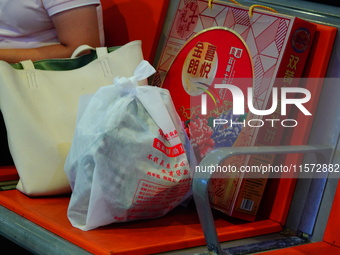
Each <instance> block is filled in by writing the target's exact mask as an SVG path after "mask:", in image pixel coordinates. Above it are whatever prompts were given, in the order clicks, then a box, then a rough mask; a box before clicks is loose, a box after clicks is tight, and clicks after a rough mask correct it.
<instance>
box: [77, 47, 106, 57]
mask: <svg viewBox="0 0 340 255" xmlns="http://www.w3.org/2000/svg"><path fill="white" fill-rule="evenodd" d="M87 50H95V51H96V53H97V57H98V58H100V57H103V56H105V55H106V54H107V53H108V51H107V48H106V47H97V48H93V47H91V46H89V45H80V46H79V47H78V48H76V49H75V50H74V52H73V53H72V56H71V58H76V57H78V56H79V55H80V54H81V53H82V52H84V51H87Z"/></svg>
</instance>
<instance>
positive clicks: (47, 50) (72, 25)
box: [0, 5, 100, 63]
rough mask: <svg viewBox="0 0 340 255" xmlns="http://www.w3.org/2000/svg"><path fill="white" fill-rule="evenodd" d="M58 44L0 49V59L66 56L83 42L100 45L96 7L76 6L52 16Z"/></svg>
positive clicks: (39, 58)
mask: <svg viewBox="0 0 340 255" xmlns="http://www.w3.org/2000/svg"><path fill="white" fill-rule="evenodd" d="M52 22H53V23H54V25H55V28H56V31H57V33H58V38H59V42H60V44H54V45H49V46H43V47H39V48H31V49H0V59H1V60H4V61H7V62H9V63H16V62H19V61H22V60H27V59H30V60H32V61H36V60H41V59H50V58H68V57H70V56H71V55H72V53H73V51H74V50H75V49H76V48H77V47H78V46H79V45H83V44H87V45H90V46H92V47H98V46H100V37H99V31H98V30H99V29H98V19H97V9H96V6H95V5H89V6H84V7H78V8H75V9H71V10H68V11H63V12H60V13H57V14H55V15H53V16H52Z"/></svg>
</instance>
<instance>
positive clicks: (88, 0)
mask: <svg viewBox="0 0 340 255" xmlns="http://www.w3.org/2000/svg"><path fill="white" fill-rule="evenodd" d="M42 2H43V4H44V6H45V9H46V10H47V12H48V15H49V16H52V15H54V14H57V13H59V12H62V11H66V10H70V9H73V8H77V7H81V6H86V5H92V4H95V5H100V0H42Z"/></svg>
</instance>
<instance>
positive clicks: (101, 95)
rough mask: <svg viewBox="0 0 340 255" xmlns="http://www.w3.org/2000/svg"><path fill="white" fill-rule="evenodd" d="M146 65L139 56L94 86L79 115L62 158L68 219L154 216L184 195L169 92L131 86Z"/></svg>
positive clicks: (85, 223)
mask: <svg viewBox="0 0 340 255" xmlns="http://www.w3.org/2000/svg"><path fill="white" fill-rule="evenodd" d="M153 72H154V69H153V67H152V66H151V65H150V64H149V63H148V62H146V61H143V62H142V63H141V64H140V65H139V66H138V67H137V69H136V71H135V74H134V76H133V77H130V78H124V77H120V78H116V79H115V80H114V85H111V86H106V87H102V88H100V89H99V90H98V91H97V92H96V93H95V94H94V95H93V96H92V98H91V99H90V101H89V103H88V105H87V107H86V109H85V110H84V111H83V113H82V116H81V117H80V118H79V121H78V124H77V127H76V131H75V136H74V139H73V143H72V146H71V150H70V152H69V155H68V157H67V160H66V164H65V172H66V174H67V176H68V179H69V182H70V185H71V188H72V191H73V192H72V196H71V200H70V204H69V208H68V218H69V220H70V222H71V223H72V225H73V226H75V227H77V228H80V229H82V230H90V229H94V228H97V227H99V226H103V225H107V224H110V223H113V222H125V221H131V220H139V219H148V218H156V217H160V216H163V215H165V214H166V213H167V212H169V211H170V210H172V209H173V208H174V207H176V206H177V205H179V204H180V203H181V202H183V201H184V200H185V199H186V198H187V197H188V196H190V187H191V171H190V168H189V165H188V157H187V154H186V153H185V149H184V146H186V145H185V143H188V140H187V137H186V134H185V132H184V130H183V128H182V125H181V121H180V119H179V117H178V115H177V113H176V111H175V109H174V107H173V103H172V100H171V97H170V94H169V92H168V91H167V90H165V89H161V88H157V87H152V86H137V81H138V80H142V79H145V78H147V77H148V76H150V75H151V74H152V73H153ZM187 145H188V144H187Z"/></svg>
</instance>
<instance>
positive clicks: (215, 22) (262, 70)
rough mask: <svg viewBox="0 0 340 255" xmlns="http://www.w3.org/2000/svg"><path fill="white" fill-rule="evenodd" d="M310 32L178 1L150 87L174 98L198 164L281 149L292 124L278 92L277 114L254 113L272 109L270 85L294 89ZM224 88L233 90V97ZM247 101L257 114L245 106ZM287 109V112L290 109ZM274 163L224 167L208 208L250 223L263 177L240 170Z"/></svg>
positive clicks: (279, 18)
mask: <svg viewBox="0 0 340 255" xmlns="http://www.w3.org/2000/svg"><path fill="white" fill-rule="evenodd" d="M314 32H315V25H313V24H311V23H309V22H306V21H303V20H301V19H299V18H296V17H290V16H286V15H281V14H277V13H273V12H268V11H262V10H257V9H256V10H255V11H254V12H253V13H252V15H250V14H249V8H247V7H243V6H238V5H234V4H229V3H224V2H218V1H214V4H213V6H212V8H209V6H208V1H203V0H193V1H185V0H181V1H180V3H179V6H178V9H177V12H176V15H175V17H174V21H173V24H172V27H171V30H170V33H169V36H168V38H167V41H166V45H165V47H164V50H163V52H162V54H161V57H160V61H159V65H158V67H157V71H158V73H157V75H156V78H155V80H154V85H156V86H161V87H163V88H167V89H169V90H170V92H171V94H172V95H173V101H174V104H175V107H176V109H177V111H178V113H179V115H180V117H181V118H182V120H183V121H184V122H185V123H186V124H188V126H189V129H190V139H191V142H192V145H193V147H194V149H195V153H196V156H197V158H198V160H199V161H200V160H201V159H202V158H203V157H204V156H205V155H206V153H208V152H209V151H211V150H213V149H216V148H219V147H226V146H254V145H279V144H280V142H281V139H282V136H283V132H284V127H285V126H289V125H290V126H294V125H295V124H296V122H294V121H292V120H289V118H288V117H287V116H282V112H281V110H282V109H281V107H280V98H279V95H280V94H278V95H277V96H278V97H277V98H278V100H277V102H276V103H277V107H274V108H273V109H274V110H275V108H276V110H275V111H271V113H270V114H269V115H258V114H254V112H255V113H256V110H268V109H271V106H272V104H273V101H272V97H271V96H272V95H274V94H272V89H273V88H274V87H275V88H277V90H278V93H280V91H281V88H283V87H287V88H289V87H298V84H297V82H298V79H296V78H298V77H300V76H301V74H302V71H303V69H304V65H305V62H306V59H307V57H308V54H309V49H310V45H311V43H312V40H313V36H314ZM216 84H222V87H221V86H216ZM225 85H234V86H237V87H238V88H239V91H238V96H236V91H235V93H230V92H231V90H232V89H233V88H232V87H228V88H226V87H224V86H225ZM248 88H252V93H253V94H249V92H248ZM234 96H236V97H234ZM242 96H243V97H242ZM249 97H251V98H252V99H253V101H252V105H253V108H255V110H254V109H251V108H249V107H250V105H249V104H247V102H248V101H247V99H248V98H249ZM235 99H236V100H235ZM242 99H243V100H244V102H242ZM240 100H241V101H240ZM239 102H241V104H239ZM242 103H243V106H245V107H243V109H242ZM247 106H248V107H247ZM236 108H237V109H238V112H237V114H236V113H235V110H236ZM242 110H244V112H242ZM286 110H287V112H288V113H289V110H290V109H289V107H287V109H286ZM274 120H275V121H274ZM282 121H283V122H282ZM282 123H283V124H282ZM274 160H275V156H274V155H269V156H268V155H266V156H264V155H259V156H252V157H250V156H239V157H234V158H232V159H229V160H227V161H225V162H223V164H222V165H221V166H224V167H225V168H224V169H228V167H229V170H228V171H224V172H222V173H221V174H218V175H215V176H214V177H216V178H214V179H213V180H212V181H211V185H210V190H209V192H210V193H209V195H210V200H211V203H212V206H213V207H215V208H216V209H219V210H221V211H223V212H225V213H226V214H228V215H231V216H235V217H238V218H242V219H246V220H254V219H255V216H256V213H257V210H258V207H259V204H260V201H261V198H262V195H263V191H264V188H265V185H266V180H267V177H268V175H267V174H265V173H260V175H259V174H255V175H254V174H252V173H244V172H241V171H240V168H241V166H262V167H263V166H264V165H266V166H267V167H270V166H274ZM230 166H232V170H234V169H236V171H230ZM216 169H217V166H216V168H215V169H213V170H216ZM201 171H211V168H210V169H208V170H207V168H205V169H203V168H202V169H201Z"/></svg>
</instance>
